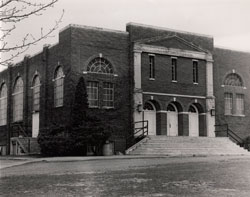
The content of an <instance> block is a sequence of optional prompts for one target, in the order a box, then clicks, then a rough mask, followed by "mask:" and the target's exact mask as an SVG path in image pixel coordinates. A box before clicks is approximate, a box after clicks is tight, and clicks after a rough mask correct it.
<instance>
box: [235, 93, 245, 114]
mask: <svg viewBox="0 0 250 197" xmlns="http://www.w3.org/2000/svg"><path fill="white" fill-rule="evenodd" d="M236 114H237V115H243V114H244V95H243V94H236Z"/></svg>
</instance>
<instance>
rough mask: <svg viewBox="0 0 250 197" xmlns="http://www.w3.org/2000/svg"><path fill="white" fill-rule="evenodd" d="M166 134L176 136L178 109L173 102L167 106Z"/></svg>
mask: <svg viewBox="0 0 250 197" xmlns="http://www.w3.org/2000/svg"><path fill="white" fill-rule="evenodd" d="M167 136H178V110H177V108H176V106H175V105H174V104H173V103H170V104H169V105H168V106H167Z"/></svg>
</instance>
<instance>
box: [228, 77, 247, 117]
mask: <svg viewBox="0 0 250 197" xmlns="http://www.w3.org/2000/svg"><path fill="white" fill-rule="evenodd" d="M223 85H224V87H225V88H226V87H228V88H227V89H225V91H226V92H225V93H224V109H225V110H224V112H225V115H234V116H235V115H236V116H241V115H244V94H243V93H242V88H243V89H244V87H243V85H244V84H243V80H242V78H241V77H240V75H238V74H236V73H230V74H228V75H227V76H226V78H225V80H224V84H223Z"/></svg>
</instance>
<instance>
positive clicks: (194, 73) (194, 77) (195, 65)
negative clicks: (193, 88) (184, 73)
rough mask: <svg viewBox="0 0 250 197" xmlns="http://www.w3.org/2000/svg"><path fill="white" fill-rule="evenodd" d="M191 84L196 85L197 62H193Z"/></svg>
mask: <svg viewBox="0 0 250 197" xmlns="http://www.w3.org/2000/svg"><path fill="white" fill-rule="evenodd" d="M193 83H198V62H197V61H193Z"/></svg>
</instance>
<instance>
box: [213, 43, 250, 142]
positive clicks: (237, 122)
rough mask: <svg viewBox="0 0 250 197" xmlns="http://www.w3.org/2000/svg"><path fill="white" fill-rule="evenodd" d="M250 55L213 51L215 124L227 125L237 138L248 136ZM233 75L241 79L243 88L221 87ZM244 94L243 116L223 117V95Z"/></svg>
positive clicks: (249, 127) (219, 50)
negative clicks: (228, 76) (226, 78)
mask: <svg viewBox="0 0 250 197" xmlns="http://www.w3.org/2000/svg"><path fill="white" fill-rule="evenodd" d="M249 65H250V53H245V52H239V51H233V50H227V49H221V48H215V50H214V92H215V97H216V124H225V123H227V124H229V128H231V129H232V130H233V131H235V132H236V133H237V134H238V135H239V136H241V137H243V138H244V137H246V136H249V135H250V121H249V120H250V111H249V108H250V91H249V89H250V80H249V79H250V70H249ZM233 69H234V71H235V73H237V74H238V75H240V76H241V77H242V79H243V83H244V86H245V87H246V89H244V88H235V87H230V88H229V87H222V86H221V85H222V84H223V81H224V79H225V77H226V75H227V74H229V73H232V72H233ZM228 91H230V92H232V93H233V94H235V93H241V94H244V105H245V114H244V115H245V116H244V117H241V116H234V115H231V116H228V115H227V116H225V115H224V110H225V109H224V93H225V92H228ZM234 106H235V105H234Z"/></svg>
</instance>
